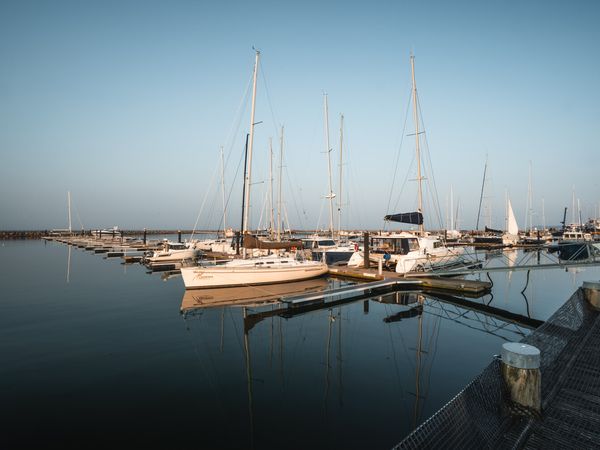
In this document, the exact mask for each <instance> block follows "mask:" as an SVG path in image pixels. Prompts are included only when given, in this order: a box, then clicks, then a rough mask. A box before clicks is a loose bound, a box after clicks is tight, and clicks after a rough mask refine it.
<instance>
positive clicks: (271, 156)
mask: <svg viewBox="0 0 600 450" xmlns="http://www.w3.org/2000/svg"><path fill="white" fill-rule="evenodd" d="M269 156H270V158H269V203H270V208H271V225H270V227H269V236H271V239H273V232H274V231H275V212H274V208H275V206H274V204H273V138H269Z"/></svg>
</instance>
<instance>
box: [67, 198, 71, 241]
mask: <svg viewBox="0 0 600 450" xmlns="http://www.w3.org/2000/svg"><path fill="white" fill-rule="evenodd" d="M67 206H68V209H69V233H71V191H67Z"/></svg>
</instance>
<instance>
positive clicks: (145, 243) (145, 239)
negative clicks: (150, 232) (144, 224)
mask: <svg viewBox="0 0 600 450" xmlns="http://www.w3.org/2000/svg"><path fill="white" fill-rule="evenodd" d="M144 245H146V229H145V228H144Z"/></svg>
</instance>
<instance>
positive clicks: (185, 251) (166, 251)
mask: <svg viewBox="0 0 600 450" xmlns="http://www.w3.org/2000/svg"><path fill="white" fill-rule="evenodd" d="M200 255H202V251H201V250H200V249H199V248H197V247H196V243H195V242H171V241H167V240H165V241H163V248H162V249H160V250H155V251H154V252H152V254H151V255H150V256H148V257H146V258H145V261H146V263H148V264H151V265H152V264H161V263H172V262H180V261H183V260H186V259H196V258H198V257H199V256H200Z"/></svg>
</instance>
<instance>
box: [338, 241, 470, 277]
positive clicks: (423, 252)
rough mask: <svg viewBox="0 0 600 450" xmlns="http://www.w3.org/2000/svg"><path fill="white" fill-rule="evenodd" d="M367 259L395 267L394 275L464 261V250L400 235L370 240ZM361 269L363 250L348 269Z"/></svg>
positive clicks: (449, 265)
mask: <svg viewBox="0 0 600 450" xmlns="http://www.w3.org/2000/svg"><path fill="white" fill-rule="evenodd" d="M369 240H370V243H369V244H370V245H369V260H370V261H371V262H373V263H375V264H379V261H382V264H383V265H384V266H386V267H388V268H394V270H395V271H396V272H397V273H402V274H404V273H408V272H428V271H431V270H434V269H441V268H448V267H452V266H456V265H457V264H461V263H463V262H464V248H463V247H452V248H451V247H446V246H444V245H443V243H442V241H440V239H438V238H437V237H433V236H417V235H415V234H413V233H408V232H400V233H390V234H387V235H383V234H378V235H373V236H370V237H369ZM361 266H364V251H357V252H354V254H353V255H352V257H351V258H350V260H349V261H348V267H361Z"/></svg>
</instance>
